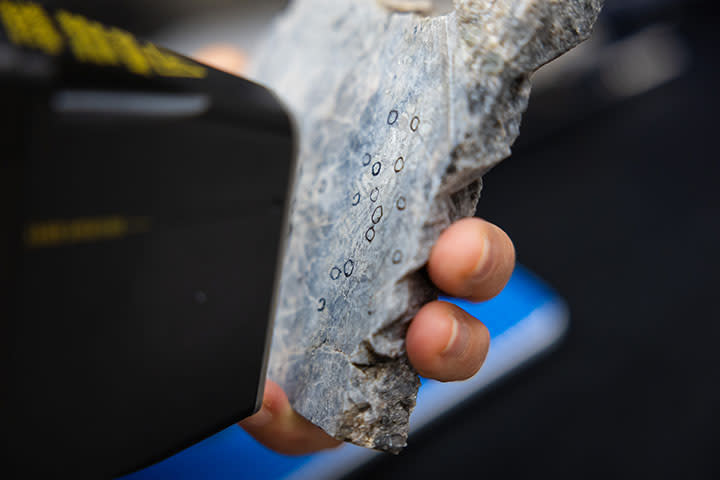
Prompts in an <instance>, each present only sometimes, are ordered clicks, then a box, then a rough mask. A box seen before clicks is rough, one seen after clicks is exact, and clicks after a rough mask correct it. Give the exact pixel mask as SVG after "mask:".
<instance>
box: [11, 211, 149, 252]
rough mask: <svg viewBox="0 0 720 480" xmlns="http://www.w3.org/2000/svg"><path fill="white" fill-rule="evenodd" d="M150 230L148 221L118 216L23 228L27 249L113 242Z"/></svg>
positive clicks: (53, 222) (78, 219) (65, 221)
mask: <svg viewBox="0 0 720 480" xmlns="http://www.w3.org/2000/svg"><path fill="white" fill-rule="evenodd" d="M149 229H150V221H149V219H147V218H126V217H121V216H111V217H98V218H77V219H73V220H51V221H46V222H36V223H32V224H30V225H28V226H27V227H26V228H25V244H26V246H28V247H29V248H48V247H58V246H62V245H76V244H81V243H91V242H99V241H106V240H116V239H120V238H123V237H126V236H128V235H132V234H136V233H142V232H146V231H148V230H149Z"/></svg>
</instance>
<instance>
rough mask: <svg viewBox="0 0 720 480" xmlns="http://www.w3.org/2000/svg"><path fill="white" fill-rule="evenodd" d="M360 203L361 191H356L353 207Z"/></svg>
mask: <svg viewBox="0 0 720 480" xmlns="http://www.w3.org/2000/svg"><path fill="white" fill-rule="evenodd" d="M359 203H360V192H358V193H356V194H355V195H354V196H353V207H357V206H358V204H359Z"/></svg>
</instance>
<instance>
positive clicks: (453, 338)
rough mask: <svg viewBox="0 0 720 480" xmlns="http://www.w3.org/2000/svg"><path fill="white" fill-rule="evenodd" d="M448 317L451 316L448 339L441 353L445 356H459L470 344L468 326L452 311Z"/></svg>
mask: <svg viewBox="0 0 720 480" xmlns="http://www.w3.org/2000/svg"><path fill="white" fill-rule="evenodd" d="M450 318H452V330H451V333H450V340H448V344H447V346H446V347H445V349H444V350H443V351H442V354H443V355H445V356H447V357H454V358H459V357H461V356H462V355H463V354H464V353H465V351H466V350H467V349H468V345H469V344H470V327H468V325H467V324H466V323H465V322H463V321H462V320H460V319H458V318H457V317H456V316H455V314H453V313H451V314H450Z"/></svg>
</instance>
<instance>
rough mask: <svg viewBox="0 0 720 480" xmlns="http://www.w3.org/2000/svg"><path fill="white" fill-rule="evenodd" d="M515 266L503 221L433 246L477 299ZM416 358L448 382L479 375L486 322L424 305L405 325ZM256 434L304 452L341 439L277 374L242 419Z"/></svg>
mask: <svg viewBox="0 0 720 480" xmlns="http://www.w3.org/2000/svg"><path fill="white" fill-rule="evenodd" d="M514 266H515V249H514V248H513V244H512V242H511V241H510V238H508V236H507V235H506V234H505V232H503V231H502V230H500V229H499V228H498V227H496V226H494V225H492V224H490V223H487V222H485V221H483V220H480V219H478V218H469V219H465V220H460V221H459V222H457V223H455V224H454V225H452V226H451V227H450V228H448V229H447V230H446V231H445V232H444V233H443V234H442V236H441V237H440V239H439V240H438V242H437V244H436V245H435V247H434V248H433V250H432V252H431V254H430V261H429V262H428V266H427V269H428V273H429V274H430V278H431V279H432V281H433V282H434V283H435V285H437V286H438V288H440V289H441V290H442V291H444V292H445V293H447V294H449V295H452V296H454V297H460V298H466V299H468V300H472V301H478V302H480V301H484V300H489V299H491V298H492V297H494V296H495V295H497V294H498V293H500V291H501V290H502V289H503V288H504V287H505V284H506V283H507V282H508V280H509V279H510V275H511V274H512V271H513V268H514ZM406 341H407V352H408V356H409V358H410V362H411V363H412V365H413V366H414V367H415V369H416V370H417V371H418V373H420V375H422V376H424V377H427V378H432V379H435V380H440V381H443V382H450V381H458V380H466V379H468V378H470V377H472V376H474V375H475V374H476V373H477V372H478V370H479V369H480V367H481V366H482V364H483V362H484V361H485V357H486V355H487V352H488V349H489V347H490V334H489V333H488V330H487V328H485V326H484V325H483V324H482V323H480V322H479V321H478V320H476V319H475V318H473V317H471V316H470V315H468V314H467V313H465V311H464V310H462V309H460V308H459V307H456V306H455V305H453V304H450V303H447V302H440V301H437V302H432V303H430V304H428V305H425V306H424V307H423V308H422V309H421V310H420V312H418V314H417V315H416V316H415V318H414V319H413V321H412V323H411V324H410V327H409V329H408V333H407V338H406ZM240 426H241V427H243V428H244V429H245V430H246V431H247V432H248V433H249V434H250V435H252V436H253V437H255V439H256V440H258V441H259V442H260V443H262V444H263V445H265V446H267V447H268V448H271V449H273V450H275V451H277V452H280V453H284V454H290V455H302V454H307V453H312V452H316V451H319V450H324V449H328V448H333V447H336V446H338V445H340V442H338V441H337V440H335V439H333V438H332V437H330V436H329V435H327V434H326V433H325V432H323V431H322V430H321V429H320V428H318V427H316V426H314V425H313V424H311V423H310V422H308V421H307V420H305V419H304V418H302V417H301V416H300V415H298V414H297V413H295V411H294V410H293V409H292V407H291V406H290V403H289V402H288V398H287V396H286V395H285V393H284V392H283V391H282V389H281V388H280V387H279V386H278V385H277V384H275V383H274V382H272V381H268V382H267V385H266V387H265V399H264V401H263V406H262V409H261V410H260V412H259V413H257V414H255V415H253V416H252V417H250V418H248V419H246V420H244V421H242V422H240Z"/></svg>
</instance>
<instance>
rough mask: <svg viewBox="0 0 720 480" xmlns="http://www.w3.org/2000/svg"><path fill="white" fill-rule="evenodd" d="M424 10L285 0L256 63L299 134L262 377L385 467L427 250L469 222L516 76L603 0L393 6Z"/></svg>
mask: <svg viewBox="0 0 720 480" xmlns="http://www.w3.org/2000/svg"><path fill="white" fill-rule="evenodd" d="M382 3H384V4H385V5H383V4H382ZM426 3H427V2H423V1H420V2H413V1H402V0H401V1H397V0H381V2H378V1H377V0H297V1H295V2H294V3H292V4H291V6H290V7H289V9H288V11H287V12H286V13H285V14H284V16H283V17H282V18H281V19H279V20H278V21H277V22H276V24H275V25H274V27H273V31H272V33H271V34H270V36H269V38H268V41H267V42H266V45H265V47H264V50H263V53H261V55H260V56H259V58H260V60H261V61H260V62H259V64H258V65H256V77H257V78H258V79H260V80H261V81H263V82H265V83H267V84H268V85H269V86H271V87H272V88H273V89H274V90H275V91H276V92H278V94H279V95H280V96H281V97H282V98H283V99H284V100H285V102H286V103H287V104H288V106H289V107H290V109H291V110H292V112H293V113H294V116H295V119H296V121H297V127H298V130H299V134H300V135H299V158H298V167H297V179H296V184H295V190H294V194H293V195H294V197H293V198H294V200H293V203H292V206H291V214H290V235H289V238H288V245H287V252H286V257H285V261H284V266H283V274H282V282H281V288H280V294H279V298H280V300H279V306H278V314H277V316H276V321H275V334H274V339H273V346H272V354H271V360H270V373H269V375H270V378H272V379H274V380H275V381H277V382H278V383H279V384H280V385H281V386H282V387H283V388H284V389H285V391H286V392H287V394H288V396H289V398H290V400H291V402H292V404H293V406H294V407H295V409H296V410H297V411H298V412H299V413H300V414H302V415H303V416H305V417H306V418H308V419H309V420H310V421H312V422H313V423H314V424H316V425H318V426H320V427H322V428H323V429H324V430H325V431H326V432H328V433H329V434H330V435H332V436H334V437H336V438H338V439H341V440H346V441H350V442H353V443H355V444H358V445H362V446H366V447H371V448H376V449H380V450H386V451H391V452H398V451H399V450H400V449H401V448H403V447H404V446H405V443H406V439H407V432H408V421H409V417H410V413H411V412H412V409H413V407H414V405H415V398H416V394H417V389H418V386H419V381H418V377H417V375H416V373H415V372H414V371H413V369H412V367H411V366H410V365H409V364H408V361H407V357H406V354H405V347H404V336H405V332H406V327H407V324H408V322H409V321H410V320H411V319H412V318H413V315H414V314H415V313H416V312H417V310H418V309H419V308H420V306H421V305H423V304H424V303H425V302H427V301H428V300H429V299H432V298H433V296H434V295H436V292H435V291H434V290H433V288H431V287H430V286H429V285H428V283H427V282H426V279H425V276H424V275H423V266H424V265H425V263H426V261H427V258H428V254H429V252H430V248H431V247H432V245H433V244H434V243H435V241H436V240H437V238H438V236H439V235H440V233H441V232H442V231H443V230H444V229H445V228H447V227H448V226H449V225H450V224H451V222H453V221H455V220H457V219H459V218H461V217H465V216H471V215H473V213H474V211H475V207H476V204H477V201H478V199H479V196H480V190H481V187H482V176H483V174H485V173H486V172H487V171H488V170H489V169H490V168H492V167H493V166H494V165H496V164H497V163H498V162H500V161H501V160H502V159H504V158H506V157H508V156H509V155H510V146H511V145H512V143H513V142H514V141H515V138H516V137H517V135H518V132H519V126H520V118H521V114H522V112H523V111H524V110H525V108H526V106H527V102H528V97H529V94H530V75H531V74H532V72H534V71H535V70H536V69H537V68H539V67H540V66H542V65H543V64H545V63H546V62H548V61H550V60H552V59H553V58H555V57H557V56H558V55H561V54H562V53H564V52H565V51H567V50H569V49H570V48H572V47H573V46H575V45H576V44H578V43H579V42H581V41H582V40H584V39H585V38H587V37H588V36H589V35H590V32H591V29H592V26H593V24H594V22H595V19H596V17H597V15H598V13H599V11H600V8H601V4H602V0H456V1H455V11H453V12H452V13H449V14H446V15H442V16H423V15H420V14H418V13H401V12H398V11H397V9H396V8H393V4H394V6H395V7H399V9H400V10H415V9H416V8H417V7H418V5H419V6H420V7H422V8H421V10H425V9H426V7H427V5H425V4H426ZM420 4H423V5H420ZM413 5H415V6H413ZM387 7H390V8H387Z"/></svg>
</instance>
